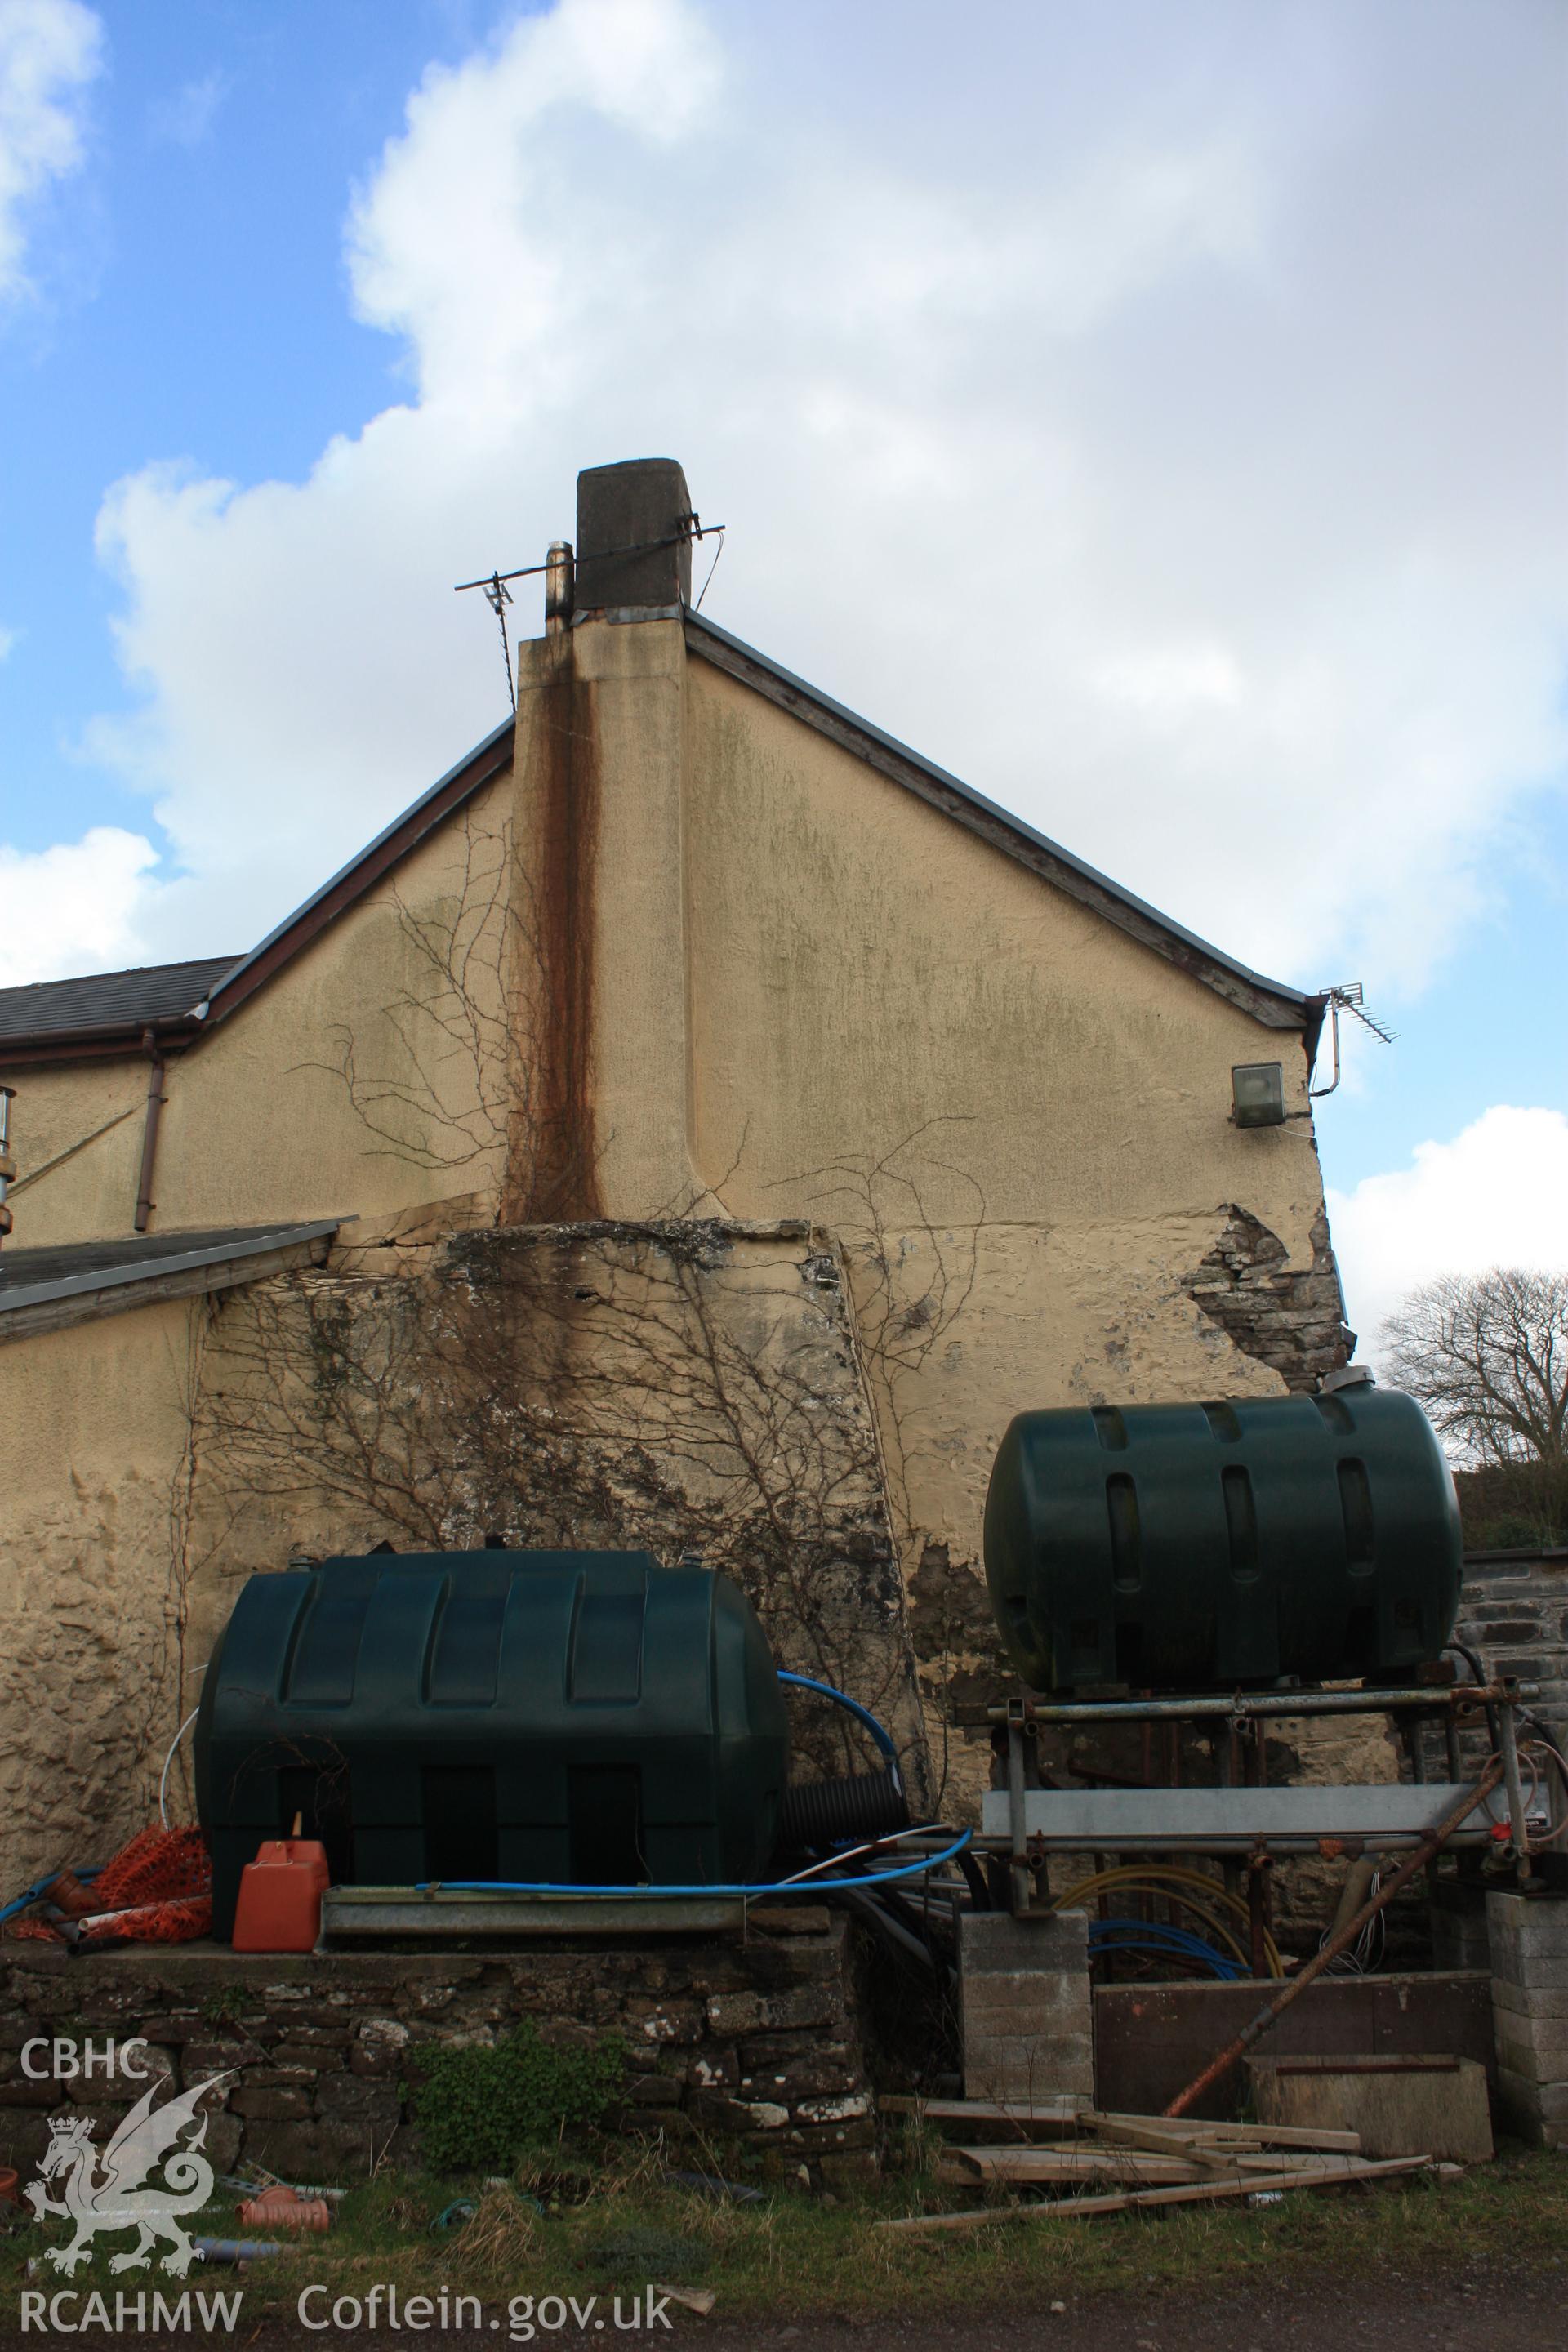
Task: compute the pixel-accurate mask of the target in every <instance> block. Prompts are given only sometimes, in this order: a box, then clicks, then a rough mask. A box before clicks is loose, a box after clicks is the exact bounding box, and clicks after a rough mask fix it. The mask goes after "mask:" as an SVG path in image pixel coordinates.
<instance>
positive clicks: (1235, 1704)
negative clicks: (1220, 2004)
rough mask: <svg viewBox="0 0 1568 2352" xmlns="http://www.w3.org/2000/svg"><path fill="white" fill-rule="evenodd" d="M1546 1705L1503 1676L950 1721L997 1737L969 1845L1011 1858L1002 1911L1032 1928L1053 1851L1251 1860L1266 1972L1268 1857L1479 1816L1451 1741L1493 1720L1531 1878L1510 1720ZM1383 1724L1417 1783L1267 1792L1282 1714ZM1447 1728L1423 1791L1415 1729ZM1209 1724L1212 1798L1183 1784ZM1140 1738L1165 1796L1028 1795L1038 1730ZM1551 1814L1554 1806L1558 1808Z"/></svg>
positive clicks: (974, 1714)
mask: <svg viewBox="0 0 1568 2352" xmlns="http://www.w3.org/2000/svg"><path fill="white" fill-rule="evenodd" d="M1537 1696H1539V1691H1538V1686H1537V1685H1535V1684H1534V1683H1530V1682H1521V1681H1516V1680H1513V1679H1511V1678H1510V1677H1506V1676H1500V1677H1498V1678H1496V1679H1494V1680H1493V1681H1491V1682H1489V1683H1487V1684H1485V1685H1476V1684H1452V1685H1445V1684H1440V1683H1434V1684H1430V1685H1423V1686H1421V1687H1418V1688H1409V1687H1406V1688H1401V1689H1397V1690H1379V1689H1376V1688H1362V1689H1357V1690H1289V1691H1285V1690H1274V1691H1265V1692H1243V1691H1237V1692H1232V1693H1226V1694H1215V1693H1205V1694H1203V1695H1201V1696H1182V1697H1174V1698H1153V1697H1144V1698H1129V1699H1098V1700H1096V1699H1089V1700H1069V1701H1064V1702H1061V1703H1057V1702H1054V1701H1052V1700H1049V1699H1044V1698H1036V1697H1034V1696H1032V1695H1030V1694H1027V1693H1024V1694H1018V1695H1016V1696H1012V1697H1010V1698H1008V1699H1005V1700H1004V1701H1000V1702H997V1703H994V1704H990V1705H983V1706H963V1707H960V1708H955V1709H954V1716H955V1719H956V1720H958V1721H959V1722H961V1723H963V1722H969V1723H973V1724H974V1725H975V1726H976V1727H978V1726H980V1725H982V1724H984V1725H990V1726H992V1727H1005V1734H1006V1747H1005V1764H1006V1773H1005V1790H994V1791H993V1793H992V1795H991V1796H990V1798H989V1799H988V1800H987V1801H986V1804H985V1809H984V1811H985V1822H984V1831H983V1832H982V1835H981V1838H980V1839H978V1840H977V1841H976V1843H977V1844H978V1845H981V1846H984V1847H986V1848H989V1849H990V1851H992V1852H993V1853H995V1852H998V1851H1002V1850H1005V1853H1006V1856H1007V1864H1008V1868H1007V1877H1008V1898H1009V1902H1010V1905H1011V1907H1012V1909H1013V1911H1014V1913H1015V1914H1016V1915H1017V1916H1027V1915H1028V1914H1029V1913H1030V1912H1031V1911H1033V1910H1035V1909H1036V1908H1037V1906H1036V1902H1035V1891H1034V1873H1035V1871H1036V1870H1037V1868H1039V1866H1040V1865H1041V1864H1042V1863H1043V1861H1044V1858H1045V1855H1046V1854H1047V1853H1050V1852H1059V1853H1092V1854H1094V1855H1095V1857H1096V1860H1097V1863H1098V1861H1099V1859H1100V1857H1101V1856H1102V1855H1103V1854H1104V1853H1113V1852H1128V1853H1140V1852H1142V1853H1156V1852H1160V1853H1206V1854H1209V1855H1213V1856H1219V1857H1223V1858H1225V1860H1226V1877H1227V1881H1228V1880H1229V1878H1230V1876H1231V1874H1232V1872H1233V1871H1234V1872H1235V1873H1236V1874H1237V1877H1239V1864H1240V1863H1241V1861H1242V1858H1243V1856H1244V1855H1245V1858H1246V1862H1247V1902H1248V1906H1249V1913H1250V1924H1251V1928H1252V1944H1253V1952H1254V1965H1255V1967H1258V1966H1259V1965H1260V1955H1261V1952H1262V1948H1263V1930H1264V1927H1265V1926H1266V1925H1267V1912H1268V1891H1267V1890H1268V1869H1269V1867H1270V1866H1271V1864H1272V1862H1273V1860H1274V1858H1275V1856H1276V1855H1278V1854H1281V1853H1311V1852H1318V1853H1350V1854H1358V1853H1363V1852H1364V1851H1373V1852H1384V1851H1388V1850H1390V1849H1392V1848H1394V1847H1397V1846H1400V1845H1404V1846H1407V1847H1408V1846H1415V1847H1416V1848H1417V1850H1420V1848H1421V1847H1423V1846H1424V1845H1425V1844H1426V1843H1427V1842H1428V1840H1429V1838H1430V1836H1431V1834H1432V1831H1433V1825H1434V1823H1435V1822H1436V1820H1437V1819H1438V1817H1439V1816H1440V1815H1442V1814H1444V1813H1446V1812H1447V1811H1448V1810H1449V1809H1451V1808H1452V1807H1453V1806H1454V1805H1455V1803H1456V1802H1457V1801H1462V1800H1463V1798H1464V1797H1465V1795H1466V1794H1467V1792H1468V1793H1471V1794H1472V1795H1473V1796H1474V1802H1473V1803H1472V1804H1471V1805H1470V1806H1468V1808H1466V1809H1465V1810H1466V1811H1467V1812H1468V1813H1470V1814H1473V1813H1474V1811H1475V1810H1476V1806H1477V1805H1479V1801H1480V1799H1479V1795H1475V1790H1476V1789H1479V1782H1477V1783H1475V1784H1473V1786H1472V1784H1470V1783H1469V1782H1468V1780H1467V1776H1466V1775H1465V1773H1464V1771H1463V1768H1462V1763H1461V1756H1460V1747H1459V1734H1460V1731H1461V1730H1462V1729H1463V1728H1465V1727H1468V1726H1469V1725H1472V1724H1475V1723H1477V1722H1479V1720H1480V1719H1481V1717H1483V1716H1484V1715H1486V1714H1488V1713H1490V1714H1492V1715H1494V1716H1495V1718H1496V1722H1497V1725H1498V1744H1499V1748H1500V1760H1499V1767H1498V1769H1497V1771H1496V1772H1495V1773H1494V1776H1493V1777H1494V1780H1497V1779H1500V1780H1501V1781H1502V1783H1503V1786H1504V1788H1505V1790H1506V1794H1507V1801H1508V1822H1509V1840H1510V1853H1511V1855H1512V1859H1513V1863H1514V1867H1515V1870H1516V1872H1517V1874H1518V1876H1519V1879H1520V1881H1521V1884H1528V1882H1529V1880H1530V1878H1531V1862H1530V1853H1529V1845H1528V1830H1527V1826H1526V1805H1525V1797H1524V1787H1523V1779H1522V1775H1521V1769H1520V1759H1519V1743H1518V1738H1517V1731H1516V1725H1515V1709H1516V1707H1517V1706H1521V1705H1527V1704H1528V1703H1529V1702H1530V1701H1531V1700H1533V1699H1534V1698H1536V1697H1537ZM1374 1714H1375V1715H1389V1716H1393V1717H1395V1718H1396V1719H1398V1720H1399V1722H1400V1727H1401V1730H1402V1732H1403V1734H1404V1737H1405V1746H1406V1748H1407V1750H1408V1753H1409V1756H1410V1759H1411V1780H1410V1782H1409V1783H1408V1784H1407V1785H1404V1786H1401V1785H1400V1784H1398V1783H1390V1784H1373V1785H1363V1784H1356V1785H1346V1786H1343V1787H1335V1786H1333V1785H1327V1786H1319V1785H1317V1784H1302V1785H1300V1786H1298V1787H1293V1788H1289V1789H1269V1788H1268V1785H1267V1770H1266V1757H1265V1747H1264V1743H1265V1739H1266V1737H1267V1732H1266V1727H1267V1724H1268V1722H1269V1721H1270V1720H1271V1719H1278V1718H1280V1717H1291V1716H1352V1715H1374ZM1434 1719H1436V1720H1437V1721H1440V1722H1441V1724H1442V1727H1443V1739H1444V1750H1445V1758H1446V1761H1447V1780H1443V1781H1436V1782H1435V1781H1431V1780H1428V1778H1427V1767H1426V1751H1425V1748H1424V1746H1423V1741H1422V1731H1423V1727H1424V1725H1425V1724H1426V1722H1429V1721H1432V1720H1434ZM1184 1721H1185V1722H1194V1723H1206V1724H1207V1725H1208V1726H1209V1727H1210V1728H1211V1729H1212V1730H1213V1732H1214V1733H1215V1742H1214V1746H1215V1762H1216V1766H1217V1768H1218V1771H1219V1785H1218V1786H1217V1787H1215V1788H1194V1786H1193V1784H1192V1783H1191V1782H1190V1781H1189V1782H1188V1784H1187V1785H1186V1786H1185V1787H1181V1786H1179V1785H1177V1783H1178V1780H1179V1777H1180V1776H1179V1767H1178V1763H1177V1758H1178V1756H1179V1748H1178V1745H1177V1742H1178V1740H1179V1729H1180V1725H1181V1724H1182V1723H1183V1722H1184ZM1119 1723H1121V1724H1127V1725H1132V1724H1137V1725H1139V1726H1141V1727H1142V1730H1143V1735H1144V1752H1145V1759H1146V1761H1147V1760H1150V1759H1152V1755H1153V1750H1154V1745H1155V1743H1154V1740H1153V1738H1152V1729H1153V1727H1154V1726H1155V1725H1157V1724H1163V1725H1165V1726H1167V1727H1168V1738H1169V1740H1170V1743H1171V1744H1170V1750H1169V1760H1168V1762H1167V1766H1166V1779H1167V1783H1168V1785H1166V1786H1164V1787H1148V1788H1143V1789H1124V1788H1115V1789H1104V1790H1098V1789H1097V1790H1049V1789H1044V1790H1043V1789H1040V1788H1038V1787H1037V1786H1036V1787H1031V1786H1030V1785H1029V1783H1030V1781H1032V1780H1037V1775H1036V1774H1034V1773H1031V1772H1029V1771H1028V1769H1027V1763H1028V1759H1027V1751H1026V1741H1027V1740H1029V1739H1030V1738H1031V1737H1032V1736H1033V1735H1034V1734H1035V1733H1036V1732H1037V1731H1039V1730H1043V1729H1047V1728H1061V1729H1069V1728H1072V1727H1076V1726H1079V1725H1084V1724H1100V1725H1105V1724H1119ZM1546 1785H1547V1790H1548V1796H1547V1804H1548V1811H1549V1814H1550V1815H1551V1816H1552V1817H1553V1819H1555V1818H1556V1817H1557V1816H1558V1815H1559V1814H1560V1811H1561V1808H1562V1804H1563V1801H1568V1800H1565V1799H1564V1797H1563V1792H1561V1791H1556V1790H1554V1787H1553V1783H1552V1780H1551V1779H1550V1778H1548V1780H1547V1784H1546ZM1554 1796H1555V1798H1556V1800H1557V1801H1553V1798H1554ZM1445 1842H1446V1843H1454V1844H1460V1843H1467V1844H1470V1845H1487V1844H1490V1843H1495V1826H1494V1824H1493V1823H1492V1822H1490V1821H1489V1820H1487V1821H1485V1822H1481V1823H1479V1824H1472V1823H1471V1822H1468V1821H1467V1822H1466V1823H1465V1826H1464V1827H1463V1828H1460V1827H1459V1826H1458V1822H1454V1823H1453V1824H1452V1825H1451V1826H1450V1827H1449V1828H1448V1829H1447V1832H1446V1838H1445Z"/></svg>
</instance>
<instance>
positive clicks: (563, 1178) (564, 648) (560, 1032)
mask: <svg viewBox="0 0 1568 2352" xmlns="http://www.w3.org/2000/svg"><path fill="white" fill-rule="evenodd" d="M538 740H539V744H540V753H539V759H540V766H539V781H540V815H539V825H538V830H537V833H536V835H535V846H534V855H535V856H536V858H537V869H536V870H535V871H534V872H533V873H531V874H527V875H524V876H523V877H521V888H522V890H523V894H524V903H525V905H526V906H527V907H528V909H529V914H528V919H526V920H525V922H524V924H523V927H522V928H523V929H524V932H525V934H526V935H527V943H526V948H525V952H526V953H529V954H530V955H531V960H532V962H533V965H534V971H533V972H532V973H531V975H529V985H528V990H527V992H528V993H529V994H530V995H531V998H532V1000H533V1003H534V1006H535V1013H534V1018H533V1021H532V1024H531V1031H532V1034H531V1036H530V1037H529V1038H528V1039H527V1040H526V1042H525V1045H524V1048H523V1050H524V1052H525V1053H526V1054H527V1055H528V1058H529V1061H530V1064H531V1066H530V1067H528V1068H527V1069H525V1071H524V1072H523V1083H522V1087H521V1117H520V1118H519V1119H518V1121H517V1122H516V1123H515V1124H516V1129H517V1131H516V1132H514V1137H513V1144H512V1150H511V1155H510V1158H511V1169H510V1181H509V1185H508V1198H507V1201H506V1203H505V1207H504V1211H503V1222H504V1223H518V1224H543V1223H558V1222H561V1221H563V1220H567V1219H583V1218H592V1217H597V1216H599V1215H601V1214H602V1213H603V1212H602V1209H601V1205H600V1201H599V1192H598V1152H597V1142H596V1138H595V1108H594V946H595V866H596V863H597V853H598V841H599V811H600V772H599V748H598V737H597V730H596V726H595V711H594V697H593V688H592V687H591V686H590V685H589V684H588V682H587V681H586V680H585V679H584V678H583V677H580V676H579V674H578V670H577V664H576V658H575V649H574V643H573V639H572V636H571V635H570V633H569V632H568V633H567V634H566V635H564V636H563V637H562V639H561V640H560V643H559V646H558V648H557V650H556V658H555V664H554V668H553V674H552V676H551V677H550V678H549V679H548V680H547V681H546V683H545V684H544V686H543V687H542V688H541V689H540V693H539V728H538ZM525 854H526V853H525Z"/></svg>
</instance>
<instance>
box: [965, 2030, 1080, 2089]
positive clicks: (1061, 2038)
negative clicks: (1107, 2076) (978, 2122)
mask: <svg viewBox="0 0 1568 2352" xmlns="http://www.w3.org/2000/svg"><path fill="white" fill-rule="evenodd" d="M963 2090H964V2096H965V2097H966V2098H970V2099H1001V2100H1005V2102H1006V2103H1007V2104H1008V2105H1011V2106H1029V2105H1044V2104H1045V2102H1047V2100H1052V2099H1060V2098H1081V2099H1085V2100H1089V2099H1092V2098H1093V2096H1094V2040H1093V2036H1092V2035H1090V2034H1087V2033H1079V2034H1070V2035H1069V2034H1058V2035H1054V2036H1052V2037H1051V2038H1049V2039H1048V2040H1046V2039H1042V2040H1037V2039H1034V2038H1032V2037H1030V2036H1028V2035H1025V2034H997V2035H995V2036H994V2037H993V2038H991V2039H989V2040H979V2039H977V2040H976V2041H975V2042H973V2043H971V2042H968V2041H965V2043H964V2049H963Z"/></svg>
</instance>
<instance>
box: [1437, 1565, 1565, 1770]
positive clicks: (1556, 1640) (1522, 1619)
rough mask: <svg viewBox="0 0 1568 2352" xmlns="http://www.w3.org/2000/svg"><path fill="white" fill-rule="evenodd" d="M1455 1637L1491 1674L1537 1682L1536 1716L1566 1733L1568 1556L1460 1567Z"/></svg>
mask: <svg viewBox="0 0 1568 2352" xmlns="http://www.w3.org/2000/svg"><path fill="white" fill-rule="evenodd" d="M1457 1633H1458V1639H1459V1640H1460V1641H1461V1642H1466V1643H1468V1644H1469V1645H1470V1647H1471V1648H1472V1649H1474V1650H1478V1651H1479V1653H1480V1654H1481V1658H1482V1661H1483V1663H1484V1664H1485V1665H1486V1666H1487V1667H1488V1668H1489V1670H1490V1672H1492V1673H1493V1674H1500V1675H1519V1676H1520V1677H1521V1679H1522V1680H1527V1681H1530V1682H1535V1683H1539V1684H1540V1685H1541V1697H1540V1699H1539V1700H1538V1701H1537V1706H1538V1707H1539V1709H1540V1712H1541V1714H1542V1716H1543V1717H1545V1719H1546V1720H1547V1721H1548V1722H1550V1723H1554V1724H1555V1725H1556V1726H1557V1727H1558V1728H1559V1730H1560V1731H1561V1730H1563V1729H1564V1728H1568V1554H1564V1555H1563V1556H1561V1557H1559V1558H1556V1559H1521V1558H1519V1557H1509V1558H1506V1559H1495V1560H1489V1559H1486V1558H1485V1557H1484V1556H1482V1557H1481V1558H1479V1559H1478V1558H1475V1557H1474V1556H1472V1557H1471V1558H1470V1559H1468V1560H1467V1561H1466V1562H1465V1585H1464V1593H1463V1597H1462V1599H1461V1601H1460V1604H1459V1622H1458V1629H1457Z"/></svg>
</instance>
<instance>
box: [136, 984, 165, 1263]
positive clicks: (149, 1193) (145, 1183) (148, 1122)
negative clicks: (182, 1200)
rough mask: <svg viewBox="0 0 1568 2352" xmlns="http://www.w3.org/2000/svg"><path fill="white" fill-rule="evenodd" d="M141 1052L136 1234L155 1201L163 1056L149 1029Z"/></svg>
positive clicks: (141, 1232)
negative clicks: (143, 1082)
mask: <svg viewBox="0 0 1568 2352" xmlns="http://www.w3.org/2000/svg"><path fill="white" fill-rule="evenodd" d="M142 1052H143V1053H144V1054H147V1055H151V1057H152V1064H153V1066H152V1068H151V1070H150V1071H149V1073H148V1076H147V1116H146V1119H145V1121H144V1122H143V1125H142V1174H141V1176H140V1178H139V1180H138V1181H137V1186H136V1231H137V1232H138V1233H139V1234H144V1233H145V1232H146V1230H147V1220H148V1219H149V1217H151V1215H152V1213H153V1210H154V1209H155V1208H156V1207H157V1205H158V1204H157V1202H155V1201H154V1200H153V1164H154V1162H155V1161H156V1160H157V1157H158V1115H159V1113H160V1112H161V1111H162V1109H163V1101H164V1096H163V1055H162V1054H161V1053H160V1052H159V1051H158V1043H157V1039H156V1038H155V1037H154V1036H153V1032H152V1030H151V1029H144V1030H143V1031H142Z"/></svg>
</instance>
